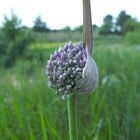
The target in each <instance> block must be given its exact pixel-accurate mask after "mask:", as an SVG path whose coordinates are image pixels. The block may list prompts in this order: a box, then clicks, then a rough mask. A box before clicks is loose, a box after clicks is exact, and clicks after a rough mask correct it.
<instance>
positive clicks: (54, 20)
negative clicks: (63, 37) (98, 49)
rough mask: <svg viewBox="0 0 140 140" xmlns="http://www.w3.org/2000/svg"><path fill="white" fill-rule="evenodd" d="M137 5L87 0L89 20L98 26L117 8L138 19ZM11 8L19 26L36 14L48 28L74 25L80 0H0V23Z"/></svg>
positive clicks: (133, 0) (124, 0)
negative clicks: (88, 0) (89, 7)
mask: <svg viewBox="0 0 140 140" xmlns="http://www.w3.org/2000/svg"><path fill="white" fill-rule="evenodd" d="M139 5H140V1H139V0H91V10H92V22H93V24H97V25H101V24H102V21H103V17H104V16H106V15H107V14H111V15H113V17H117V15H118V13H119V12H120V11H121V10H126V12H127V13H128V14H130V15H131V16H132V17H136V18H137V19H138V20H139V21H140V10H139V9H140V6H139ZM11 9H13V11H14V13H15V14H16V15H18V17H19V18H20V19H21V20H22V24H23V25H27V26H30V27H32V26H33V21H34V20H35V18H36V17H37V16H38V15H41V17H42V20H43V21H45V22H47V25H48V27H49V28H51V29H60V28H63V27H65V26H70V27H71V28H74V27H76V26H78V25H81V24H82V0H1V3H0V25H1V23H2V21H3V15H10V13H11Z"/></svg>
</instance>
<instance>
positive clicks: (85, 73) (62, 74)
mask: <svg viewBox="0 0 140 140" xmlns="http://www.w3.org/2000/svg"><path fill="white" fill-rule="evenodd" d="M46 74H47V76H48V86H49V87H50V88H53V89H55V90H56V94H57V95H59V96H61V97H62V98H65V97H69V96H71V95H72V94H73V93H75V94H76V93H79V94H84V95H87V94H89V93H91V92H92V91H94V90H95V88H96V86H97V82H98V70H97V66H96V63H95V61H94V60H93V59H92V57H91V56H90V54H89V52H88V51H87V50H86V49H85V48H84V47H83V46H82V44H81V43H78V44H72V43H71V42H69V43H67V44H65V46H64V47H63V48H59V49H58V50H57V51H55V52H54V54H53V55H51V56H50V59H49V60H48V64H47V68H46Z"/></svg>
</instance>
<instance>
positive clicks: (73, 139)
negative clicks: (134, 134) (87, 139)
mask: <svg viewBox="0 0 140 140" xmlns="http://www.w3.org/2000/svg"><path fill="white" fill-rule="evenodd" d="M67 106H68V120H69V135H70V140H78V128H77V95H76V94H74V95H73V96H71V97H70V98H68V99H67Z"/></svg>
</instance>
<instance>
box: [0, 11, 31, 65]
mask: <svg viewBox="0 0 140 140" xmlns="http://www.w3.org/2000/svg"><path fill="white" fill-rule="evenodd" d="M32 40H33V37H32V35H31V31H30V30H29V29H28V28H26V27H22V26H21V21H20V20H19V19H18V17H17V16H16V15H15V14H13V13H12V14H11V18H8V17H6V16H5V18H4V22H3V27H2V28H1V31H0V57H1V60H2V62H3V65H4V66H5V67H11V66H13V64H14V63H15V62H16V59H17V58H18V57H20V56H23V55H24V52H25V50H26V48H27V46H28V45H29V43H31V41H32Z"/></svg>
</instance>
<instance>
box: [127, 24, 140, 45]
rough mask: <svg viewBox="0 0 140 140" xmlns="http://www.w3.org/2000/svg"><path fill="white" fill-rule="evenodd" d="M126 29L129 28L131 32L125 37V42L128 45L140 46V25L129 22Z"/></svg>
mask: <svg viewBox="0 0 140 140" xmlns="http://www.w3.org/2000/svg"><path fill="white" fill-rule="evenodd" d="M125 28H129V30H130V31H129V32H127V33H126V35H125V42H126V43H127V44H128V45H139V44H140V37H139V36H140V23H139V22H133V21H128V22H127V23H126V26H125Z"/></svg>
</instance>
